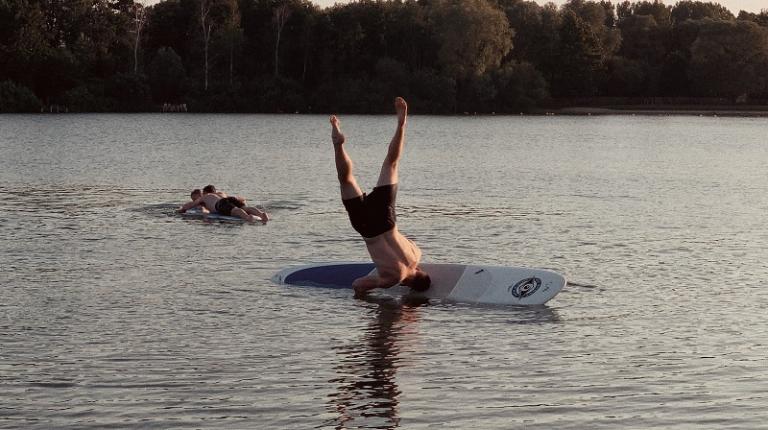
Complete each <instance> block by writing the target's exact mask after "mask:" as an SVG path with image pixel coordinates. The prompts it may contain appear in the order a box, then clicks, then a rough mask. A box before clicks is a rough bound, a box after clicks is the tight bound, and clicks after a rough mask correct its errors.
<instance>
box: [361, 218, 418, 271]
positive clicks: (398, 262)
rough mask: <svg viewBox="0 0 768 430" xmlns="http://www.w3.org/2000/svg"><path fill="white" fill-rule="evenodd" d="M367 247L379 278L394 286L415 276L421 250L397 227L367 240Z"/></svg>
mask: <svg viewBox="0 0 768 430" xmlns="http://www.w3.org/2000/svg"><path fill="white" fill-rule="evenodd" d="M365 245H366V247H367V248H368V253H369V254H370V255H371V260H373V262H374V264H376V269H377V270H378V272H379V278H381V279H382V280H386V281H388V282H391V283H393V285H394V284H396V283H398V282H400V281H402V280H403V279H405V278H407V277H409V276H411V275H413V274H414V273H415V272H416V268H417V266H418V264H419V261H420V260H421V250H420V249H419V247H418V246H416V244H415V243H413V242H411V241H410V240H409V239H408V238H406V237H405V236H403V235H402V234H401V233H400V231H398V229H397V227H395V228H393V229H392V230H389V231H387V232H385V233H382V234H380V235H378V236H376V237H372V238H366V239H365Z"/></svg>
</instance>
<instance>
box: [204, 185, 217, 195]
mask: <svg viewBox="0 0 768 430" xmlns="http://www.w3.org/2000/svg"><path fill="white" fill-rule="evenodd" d="M215 192H216V187H214V186H213V185H206V186H205V187H203V194H211V193H215Z"/></svg>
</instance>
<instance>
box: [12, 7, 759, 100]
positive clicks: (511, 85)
mask: <svg viewBox="0 0 768 430" xmlns="http://www.w3.org/2000/svg"><path fill="white" fill-rule="evenodd" d="M395 95H402V96H404V97H407V98H408V99H409V100H411V101H412V106H413V110H414V111H415V112H420V113H453V112H464V111H469V112H520V111H523V110H528V109H531V108H534V107H537V106H541V105H543V104H546V103H552V102H559V103H561V104H568V103H575V102H576V101H579V100H585V99H588V98H596V97H634V98H637V99H639V100H659V99H661V98H668V97H678V98H681V97H683V98H689V99H691V100H693V99H695V98H701V97H709V98H719V99H720V100H728V101H734V100H737V99H738V100H740V101H744V100H764V99H768V11H764V12H762V13H760V14H754V13H747V12H741V13H740V14H739V15H738V17H736V16H734V15H733V14H732V13H731V12H729V11H728V10H727V9H726V8H724V7H722V6H720V5H718V4H716V3H703V2H698V1H690V0H683V1H680V2H678V3H677V4H676V5H674V6H667V5H664V4H663V3H661V2H660V1H658V0H655V1H652V2H651V1H641V2H636V3H630V2H628V1H625V2H622V3H617V4H614V3H611V2H610V1H608V0H601V1H599V2H597V1H587V0H569V1H568V3H566V4H565V5H563V6H562V7H556V6H555V5H554V4H551V3H550V4H547V5H543V6H542V5H539V4H537V3H535V2H533V1H524V0H391V1H383V0H379V1H374V0H360V1H356V2H352V3H348V4H344V5H337V6H334V7H331V8H326V9H320V8H319V7H317V6H315V5H314V4H313V3H311V2H310V1H308V0H165V1H161V2H160V3H157V4H155V5H153V6H149V7H144V6H142V5H141V4H140V3H138V2H134V1H133V0H0V112H9V111H16V112H18V111H35V110H39V109H40V106H41V105H45V106H49V105H64V106H66V107H67V108H68V109H69V110H70V111H91V112H99V111H144V110H158V109H159V107H160V106H161V105H163V104H172V105H186V106H188V108H189V109H190V110H192V111H214V112H295V111H298V112H330V111H335V112H361V113H377V112H382V111H388V110H389V109H390V104H391V99H392V97H393V96H395Z"/></svg>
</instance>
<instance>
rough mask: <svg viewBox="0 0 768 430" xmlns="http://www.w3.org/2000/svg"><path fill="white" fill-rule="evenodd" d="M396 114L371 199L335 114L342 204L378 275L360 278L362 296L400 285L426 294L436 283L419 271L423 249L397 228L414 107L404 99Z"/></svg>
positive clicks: (334, 136) (398, 100) (333, 134)
mask: <svg viewBox="0 0 768 430" xmlns="http://www.w3.org/2000/svg"><path fill="white" fill-rule="evenodd" d="M395 111H396V112H397V129H396V131H395V135H394V137H392V140H391V141H390V143H389V149H388V151H387V156H386V157H385V158H384V162H383V164H382V166H381V172H380V174H379V180H378V182H377V183H376V187H375V188H374V189H373V191H372V192H371V193H370V194H365V193H363V192H362V190H360V187H359V186H358V185H357V181H356V180H355V177H354V176H353V175H352V159H351V158H349V156H348V155H347V152H346V151H345V150H344V143H345V142H346V139H345V137H344V135H343V134H342V133H341V129H340V128H339V120H338V118H336V116H335V115H332V116H331V118H330V121H331V141H332V142H333V149H334V152H335V159H336V172H337V173H338V176H339V183H340V185H341V199H342V203H343V204H344V208H345V209H346V210H347V214H348V215H349V220H350V222H351V223H352V227H353V228H354V229H355V230H356V231H357V232H358V233H360V235H361V236H362V237H363V240H364V241H365V246H366V247H367V248H368V253H369V254H370V255H371V260H373V262H374V264H375V265H376V269H377V272H378V273H377V274H376V275H373V276H370V275H369V276H364V277H362V278H358V279H356V280H355V281H354V282H353V283H352V287H353V288H354V289H355V294H356V295H363V294H365V293H366V292H367V291H369V290H372V289H374V288H389V287H392V286H395V285H397V284H401V285H406V286H409V287H411V288H412V289H414V290H416V291H424V290H426V289H427V288H429V286H430V284H431V280H430V278H429V275H428V274H427V273H426V272H424V271H422V270H421V269H420V268H419V260H420V259H421V250H420V249H419V247H418V246H416V244H415V243H413V242H412V241H410V240H409V239H407V238H406V237H405V236H403V235H402V234H401V233H400V231H399V230H398V229H397V225H396V214H395V199H396V197H397V169H398V162H399V161H400V155H401V153H402V151H403V145H404V144H405V125H406V120H407V116H408V105H407V104H406V103H405V100H403V99H402V98H401V97H397V98H396V99H395Z"/></svg>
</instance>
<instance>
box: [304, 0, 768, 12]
mask: <svg viewBox="0 0 768 430" xmlns="http://www.w3.org/2000/svg"><path fill="white" fill-rule="evenodd" d="M312 1H313V2H314V3H316V4H318V5H320V6H322V7H326V6H333V4H334V3H349V0H312ZM630 1H633V0H630ZM703 1H705V2H709V1H711V2H713V3H720V4H721V5H723V6H725V7H727V8H728V9H730V10H731V12H733V14H734V15H738V14H739V11H740V10H746V11H747V12H754V13H758V12H760V11H761V10H762V9H767V10H768V1H766V0H703ZM536 3H539V4H544V3H547V1H545V0H536ZM554 3H555V4H558V5H560V4H563V3H565V0H554ZM613 3H614V4H616V3H620V1H619V0H614V2H613ZM665 3H666V4H675V3H677V2H676V1H670V0H667V1H665Z"/></svg>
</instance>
